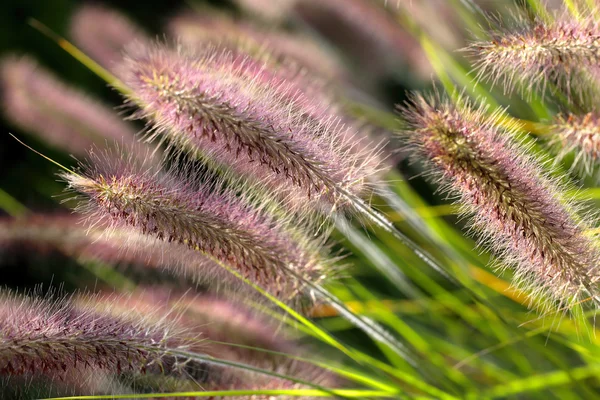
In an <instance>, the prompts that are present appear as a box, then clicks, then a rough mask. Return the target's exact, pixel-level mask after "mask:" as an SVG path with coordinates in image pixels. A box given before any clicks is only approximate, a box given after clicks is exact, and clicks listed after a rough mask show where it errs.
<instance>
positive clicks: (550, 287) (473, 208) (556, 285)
mask: <svg viewBox="0 0 600 400" xmlns="http://www.w3.org/2000/svg"><path fill="white" fill-rule="evenodd" d="M404 116H405V117H406V119H407V120H408V122H409V124H410V129H411V130H410V131H409V132H407V135H408V137H409V141H410V143H411V145H412V151H414V153H415V155H418V157H419V158H422V159H424V160H426V161H427V163H428V164H429V165H430V166H431V168H432V170H433V171H434V172H435V173H436V174H437V175H438V176H440V177H441V180H442V182H444V183H445V184H446V185H447V186H446V187H445V189H446V190H447V191H448V192H449V193H451V194H453V195H456V196H458V198H459V203H460V204H461V205H463V206H464V212H465V213H467V214H471V215H473V219H472V222H473V229H475V230H477V231H479V232H480V233H481V234H482V236H483V240H484V241H486V242H487V243H488V244H489V245H490V247H491V248H492V249H493V250H495V252H496V253H497V254H498V255H499V256H500V258H501V260H502V261H503V263H504V264H505V265H509V266H513V267H514V270H515V275H516V277H515V283H516V284H517V285H519V286H521V287H523V288H525V289H528V290H529V291H530V292H531V293H532V294H533V295H534V296H535V295H541V296H540V297H541V299H542V300H544V299H548V298H550V299H551V300H554V301H558V302H560V303H564V304H567V305H568V304H572V303H573V302H575V301H576V300H579V299H581V298H582V297H583V296H586V295H588V296H593V297H595V296H597V294H598V293H597V292H598V289H597V282H598V279H599V278H600V275H599V273H598V262H599V261H600V251H599V249H598V246H597V243H596V242H595V241H594V240H593V239H592V238H591V237H590V236H588V235H587V234H586V230H587V229H588V225H587V223H586V222H585V221H584V220H583V219H581V218H579V217H578V216H577V214H576V213H575V210H574V209H573V206H572V201H570V200H569V199H567V198H566V197H565V195H564V193H563V190H562V188H561V187H560V185H559V183H558V182H557V181H555V180H552V179H550V178H548V177H547V176H546V175H545V174H544V172H543V170H542V167H541V164H540V163H539V161H538V160H536V159H534V158H532V157H531V156H528V155H526V153H525V151H524V150H523V147H521V146H522V143H519V142H518V141H516V140H515V135H516V129H515V130H510V129H509V130H503V129H501V128H499V127H498V124H497V122H498V120H499V119H501V118H502V117H503V115H502V113H501V112H499V111H498V112H495V113H491V116H490V113H489V111H488V110H487V107H486V106H483V105H482V106H480V107H478V108H477V107H474V106H472V105H471V104H469V102H468V101H466V100H464V99H460V100H458V101H457V102H456V104H454V103H452V102H450V101H448V100H440V99H437V98H424V97H422V96H415V97H414V98H413V100H412V102H411V103H410V104H409V105H408V106H406V107H405V108H404ZM515 128H516V127H515Z"/></svg>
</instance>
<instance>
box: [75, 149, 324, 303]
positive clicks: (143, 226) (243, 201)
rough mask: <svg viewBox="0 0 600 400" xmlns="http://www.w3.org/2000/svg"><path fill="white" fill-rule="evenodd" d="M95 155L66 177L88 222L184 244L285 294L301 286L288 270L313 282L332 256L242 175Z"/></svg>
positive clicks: (268, 288) (319, 240)
mask: <svg viewBox="0 0 600 400" xmlns="http://www.w3.org/2000/svg"><path fill="white" fill-rule="evenodd" d="M90 158H91V159H92V161H91V162H90V164H89V165H85V166H83V167H82V168H83V169H82V172H81V174H77V173H67V174H63V177H64V179H65V180H66V181H67V183H68V184H69V187H70V189H72V190H74V191H76V192H79V193H80V194H82V195H83V198H84V200H83V201H82V202H81V205H80V207H79V210H80V211H81V212H83V213H84V214H87V215H88V216H89V217H90V220H91V221H95V222H96V223H98V224H102V225H105V226H107V227H108V229H110V228H119V227H130V228H134V229H135V230H137V231H138V232H140V233H141V234H144V235H148V236H150V237H153V238H155V239H159V240H162V241H164V242H169V243H170V242H174V243H178V244H181V245H185V246H187V247H188V248H190V249H192V250H195V251H200V252H201V253H203V254H206V255H207V256H210V257H211V258H213V259H214V260H216V261H217V262H219V263H223V264H225V265H227V266H229V267H231V268H233V269H235V270H237V271H238V272H240V273H241V274H242V275H243V276H244V277H246V278H248V279H250V280H252V281H253V282H255V283H257V284H259V285H260V286H263V287H264V288H265V289H267V290H270V291H272V292H274V293H277V294H280V295H281V296H282V297H288V296H289V297H290V298H291V297H293V296H294V295H295V294H297V292H298V290H299V287H300V286H301V283H300V282H298V281H297V280H296V279H293V278H292V274H290V273H289V272H290V271H293V272H294V274H298V275H300V276H302V277H304V278H306V279H308V280H310V281H311V282H318V281H320V280H322V279H324V277H325V276H326V275H327V274H328V272H329V271H328V269H329V268H327V267H328V265H329V264H330V261H327V259H325V258H323V257H321V252H322V249H323V246H322V242H323V240H324V239H318V238H316V239H309V238H308V236H307V235H305V234H304V232H303V231H302V228H300V227H302V226H303V223H302V220H301V219H297V220H295V221H294V222H297V223H298V224H297V225H296V224H294V226H295V228H292V226H291V224H290V223H289V218H292V217H291V216H289V217H286V216H285V215H281V214H280V215H277V216H275V214H273V213H272V212H271V211H273V205H272V203H270V202H269V201H268V200H267V199H263V198H261V197H260V196H259V195H257V194H255V192H254V191H251V190H249V189H248V188H247V187H245V186H244V184H243V183H242V182H241V181H237V182H233V183H231V181H230V183H229V186H227V185H226V184H225V183H224V182H226V181H227V180H222V179H221V178H218V177H216V176H210V175H205V176H200V177H198V178H193V177H190V176H189V175H188V174H187V172H188V171H186V170H183V171H182V170H179V171H177V172H176V171H171V172H165V173H163V172H161V171H160V170H159V169H158V168H153V167H150V168H146V167H144V166H143V165H135V164H134V163H132V162H130V161H128V160H121V161H120V162H116V163H115V162H112V160H111V156H110V155H106V154H104V155H103V154H95V153H92V154H91V157H90ZM192 176H193V175H192ZM296 227H298V228H296Z"/></svg>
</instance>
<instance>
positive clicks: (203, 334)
mask: <svg viewBox="0 0 600 400" xmlns="http://www.w3.org/2000/svg"><path fill="white" fill-rule="evenodd" d="M97 302H99V303H104V302H108V303H109V304H111V308H112V309H114V310H116V311H118V312H120V311H126V310H132V309H133V310H137V311H139V312H141V313H142V314H143V313H151V314H153V315H155V316H160V315H165V316H167V317H166V318H167V319H169V320H170V317H169V316H174V317H176V319H173V320H172V323H173V324H176V325H177V326H180V327H181V329H184V330H185V331H187V332H189V333H190V334H192V335H197V337H198V338H199V339H200V340H199V341H198V342H197V343H196V344H194V345H192V346H190V351H194V352H198V353H201V354H206V355H209V356H212V357H215V358H217V359H221V360H228V361H232V362H238V363H243V364H246V365H250V366H253V367H257V368H261V369H264V370H267V371H271V372H275V373H279V374H284V375H287V376H291V377H294V378H296V379H302V380H305V381H308V382H313V383H315V384H326V385H327V386H328V387H331V386H339V385H341V379H339V378H338V377H337V376H336V375H335V374H333V373H331V372H329V371H327V370H324V369H321V368H319V367H316V366H314V365H312V364H309V363H306V362H301V361H298V360H295V359H293V358H291V357H292V356H304V357H307V358H311V359H315V360H316V361H318V360H319V359H320V357H317V356H307V352H308V349H307V348H306V347H305V346H300V345H299V344H297V343H295V342H294V341H292V340H290V339H288V338H286V336H285V329H284V328H283V327H278V326H277V325H275V324H274V321H272V320H270V319H268V318H267V316H266V315H261V314H260V313H259V312H258V311H251V310H250V309H249V308H248V307H247V306H246V305H245V304H243V303H241V302H239V301H233V300H232V299H227V300H226V299H225V298H222V297H215V296H212V295H197V294H192V293H186V294H183V295H182V294H177V293H172V292H168V291H165V290H164V289H163V288H161V287H152V288H150V287H148V288H144V289H143V290H141V291H136V292H135V293H134V294H133V295H131V296H125V297H119V298H118V299H117V301H116V302H115V299H114V296H111V295H110V294H109V295H108V296H107V297H103V296H100V297H99V298H98V300H97ZM236 345H240V346H242V347H238V346H236ZM243 346H249V347H243ZM261 350H265V351H267V352H265V351H261ZM268 351H272V352H278V353H283V354H272V353H268ZM288 355H289V356H288ZM171 384H174V385H175V386H173V387H172V388H171V387H170V386H169V385H171ZM182 384H185V382H181V381H176V382H169V381H164V380H163V381H162V382H161V383H160V385H159V387H160V388H161V389H162V390H167V389H169V390H182V386H181V385H182ZM202 384H203V387H204V389H205V390H208V389H209V388H210V389H213V390H217V389H221V390H226V389H243V388H247V389H249V388H255V389H266V388H274V389H275V388H292V387H298V388H300V387H302V385H296V384H293V383H291V382H287V381H286V380H284V379H278V378H273V377H269V376H264V375H261V374H257V373H251V372H249V371H243V370H235V369H231V368H216V367H212V370H208V371H207V374H206V375H205V376H203V377H202ZM184 388H187V386H184Z"/></svg>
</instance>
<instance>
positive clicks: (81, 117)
mask: <svg viewBox="0 0 600 400" xmlns="http://www.w3.org/2000/svg"><path fill="white" fill-rule="evenodd" d="M0 84H1V87H2V107H3V112H4V115H5V116H6V117H7V118H8V119H9V120H10V121H11V122H12V123H14V124H15V125H17V126H18V127H20V128H21V129H23V130H25V131H28V132H31V133H34V134H36V135H37V136H38V137H39V138H40V139H41V140H43V141H45V142H48V143H49V144H51V145H53V146H55V147H57V148H60V149H63V150H66V151H70V152H72V153H73V154H75V155H77V156H84V155H85V154H87V152H88V151H89V149H90V148H91V147H92V146H93V145H95V144H97V145H102V146H113V145H125V146H128V147H131V144H132V143H134V142H135V134H136V130H135V128H134V127H133V126H131V125H129V124H128V123H126V122H124V121H123V120H122V119H121V118H119V116H118V115H117V114H116V113H115V112H113V111H112V110H111V109H110V108H109V107H107V106H105V105H103V104H101V103H99V102H97V101H95V100H93V99H91V98H88V97H87V96H85V95H84V94H83V93H80V92H79V91H76V90H75V89H73V88H71V87H69V86H67V85H65V84H64V83H62V82H60V81H59V80H58V79H57V78H56V77H54V76H53V75H51V74H50V73H49V72H48V71H46V70H44V69H43V68H41V67H40V66H38V65H37V63H36V62H35V61H34V60H32V59H30V58H27V57H23V58H16V57H14V56H12V57H7V58H5V59H3V60H2V62H1V64H0ZM135 150H136V151H137V153H138V154H140V156H141V157H150V152H149V151H148V150H146V151H145V152H144V151H143V148H142V147H141V146H137V147H135ZM142 153H145V154H142Z"/></svg>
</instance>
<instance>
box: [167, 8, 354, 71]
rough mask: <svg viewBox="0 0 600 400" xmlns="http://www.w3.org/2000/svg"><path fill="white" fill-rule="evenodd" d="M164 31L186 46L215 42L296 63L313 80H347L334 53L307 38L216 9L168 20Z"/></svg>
mask: <svg viewBox="0 0 600 400" xmlns="http://www.w3.org/2000/svg"><path fill="white" fill-rule="evenodd" d="M167 30H168V31H169V32H170V33H171V35H172V36H173V37H174V38H177V39H178V40H179V41H181V43H185V44H187V45H189V46H190V47H196V48H200V47H202V46H205V45H206V44H207V43H210V42H213V43H214V42H218V43H219V44H221V45H222V46H227V47H229V48H231V49H233V50H235V49H237V48H240V47H242V48H244V49H245V50H246V51H247V52H248V53H250V54H258V55H259V56H260V55H261V54H265V52H268V53H269V54H270V56H271V57H270V58H271V59H272V61H273V62H278V63H292V64H297V65H298V66H299V67H301V68H303V69H306V72H307V73H310V75H311V78H313V79H316V78H317V77H318V76H322V77H325V78H327V79H336V80H338V81H343V80H344V79H347V78H348V70H347V69H346V68H345V66H343V65H342V63H341V61H340V60H339V59H338V58H337V57H336V54H334V53H333V52H332V51H331V50H329V51H328V49H326V48H324V47H322V46H320V45H319V43H318V42H316V41H314V40H311V39H310V38H309V37H307V36H305V35H302V34H299V33H293V32H288V31H284V30H282V29H277V30H276V29H273V28H271V29H264V28H260V27H259V26H257V25H253V24H250V23H249V22H248V21H244V20H235V19H234V18H233V17H231V16H229V15H227V14H224V13H219V12H217V11H216V10H209V9H206V10H203V11H202V13H201V14H200V13H198V14H189V13H185V14H180V15H178V16H176V17H174V18H173V19H171V20H170V21H169V24H168V27H167ZM263 58H264V57H263Z"/></svg>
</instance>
